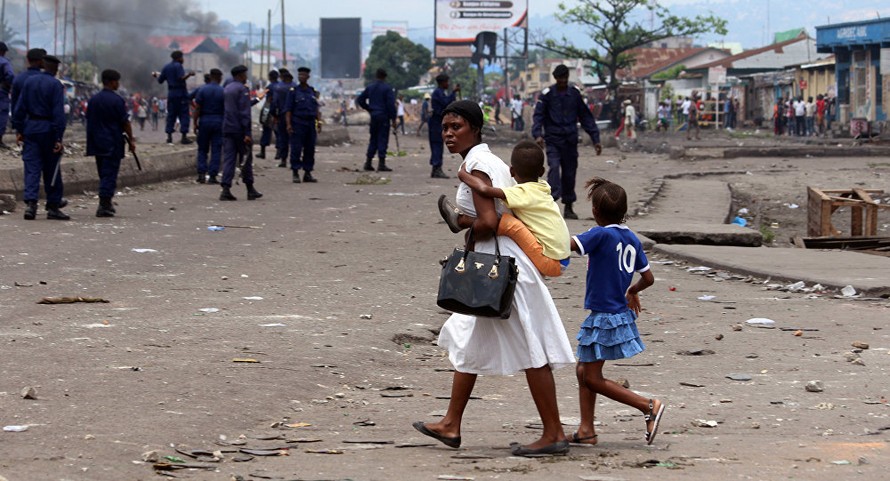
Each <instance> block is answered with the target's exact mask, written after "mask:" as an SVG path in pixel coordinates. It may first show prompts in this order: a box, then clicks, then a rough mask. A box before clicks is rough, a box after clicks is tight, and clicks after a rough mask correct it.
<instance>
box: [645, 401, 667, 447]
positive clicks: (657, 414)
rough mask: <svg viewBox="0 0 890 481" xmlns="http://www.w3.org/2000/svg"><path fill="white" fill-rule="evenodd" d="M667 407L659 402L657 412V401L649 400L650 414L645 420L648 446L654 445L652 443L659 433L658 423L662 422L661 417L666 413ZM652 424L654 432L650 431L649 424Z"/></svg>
mask: <svg viewBox="0 0 890 481" xmlns="http://www.w3.org/2000/svg"><path fill="white" fill-rule="evenodd" d="M664 408H665V405H664V403H663V402H661V401H659V402H658V411H655V401H654V400H652V399H650V400H649V414H646V416H645V417H644V419H645V420H646V444H652V441H654V440H655V434H657V433H658V423H659V422H660V421H661V415H662V413H664ZM650 422H651V423H652V430H651V431H649V423H650Z"/></svg>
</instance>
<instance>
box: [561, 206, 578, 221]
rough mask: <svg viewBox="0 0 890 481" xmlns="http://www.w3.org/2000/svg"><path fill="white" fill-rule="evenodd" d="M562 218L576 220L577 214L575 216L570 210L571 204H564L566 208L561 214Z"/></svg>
mask: <svg viewBox="0 0 890 481" xmlns="http://www.w3.org/2000/svg"><path fill="white" fill-rule="evenodd" d="M562 217H563V218H564V219H577V218H578V214H576V213H575V211H574V210H572V204H571V202H570V203H568V204H566V208H565V210H564V211H563V213H562Z"/></svg>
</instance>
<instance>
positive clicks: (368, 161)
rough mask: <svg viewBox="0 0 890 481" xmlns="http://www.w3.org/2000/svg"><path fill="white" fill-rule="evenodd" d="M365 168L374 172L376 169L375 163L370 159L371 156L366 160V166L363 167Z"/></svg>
mask: <svg viewBox="0 0 890 481" xmlns="http://www.w3.org/2000/svg"><path fill="white" fill-rule="evenodd" d="M363 169H365V170H367V171H368V172H373V171H374V164H373V163H371V159H370V158H369V159H368V160H366V161H365V166H364V167H363Z"/></svg>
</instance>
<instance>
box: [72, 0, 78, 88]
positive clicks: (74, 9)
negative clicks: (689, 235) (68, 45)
mask: <svg viewBox="0 0 890 481" xmlns="http://www.w3.org/2000/svg"><path fill="white" fill-rule="evenodd" d="M71 35H72V36H73V39H74V76H75V77H77V5H72V6H71Z"/></svg>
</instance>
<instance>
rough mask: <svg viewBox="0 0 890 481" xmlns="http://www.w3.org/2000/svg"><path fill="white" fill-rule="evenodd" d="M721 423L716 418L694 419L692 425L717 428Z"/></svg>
mask: <svg viewBox="0 0 890 481" xmlns="http://www.w3.org/2000/svg"><path fill="white" fill-rule="evenodd" d="M719 424H720V423H718V422H717V421H714V420H710V421H709V420H706V419H696V420H694V421H692V425H693V426H695V427H697V428H716V427H717V426H718V425H719Z"/></svg>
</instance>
